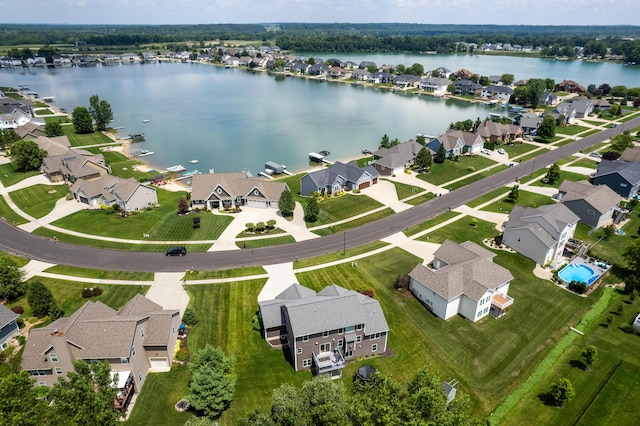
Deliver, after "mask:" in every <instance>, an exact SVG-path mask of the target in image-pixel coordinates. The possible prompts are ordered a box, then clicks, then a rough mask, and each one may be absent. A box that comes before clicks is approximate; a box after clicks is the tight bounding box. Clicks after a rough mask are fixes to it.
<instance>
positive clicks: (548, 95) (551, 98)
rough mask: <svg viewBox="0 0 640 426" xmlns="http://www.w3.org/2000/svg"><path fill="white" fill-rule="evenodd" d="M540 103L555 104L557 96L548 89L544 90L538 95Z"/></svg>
mask: <svg viewBox="0 0 640 426" xmlns="http://www.w3.org/2000/svg"><path fill="white" fill-rule="evenodd" d="M540 103H541V104H542V105H545V106H552V105H555V104H556V103H558V96H557V95H556V94H555V93H554V92H552V91H550V90H545V91H544V92H543V93H542V96H540Z"/></svg>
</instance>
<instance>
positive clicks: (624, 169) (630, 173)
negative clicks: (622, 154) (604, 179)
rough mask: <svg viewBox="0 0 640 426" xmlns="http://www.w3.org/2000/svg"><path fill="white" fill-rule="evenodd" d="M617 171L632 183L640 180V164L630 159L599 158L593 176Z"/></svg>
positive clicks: (597, 176)
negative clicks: (611, 159) (596, 169)
mask: <svg viewBox="0 0 640 426" xmlns="http://www.w3.org/2000/svg"><path fill="white" fill-rule="evenodd" d="M614 173H617V174H619V175H620V176H622V177H623V178H624V179H625V180H627V181H628V182H630V183H631V184H632V185H635V184H636V183H638V182H640V164H639V163H634V162H630V161H622V160H617V161H610V160H601V161H600V164H599V165H598V171H597V172H596V175H595V177H596V178H599V177H600V176H604V175H609V174H614Z"/></svg>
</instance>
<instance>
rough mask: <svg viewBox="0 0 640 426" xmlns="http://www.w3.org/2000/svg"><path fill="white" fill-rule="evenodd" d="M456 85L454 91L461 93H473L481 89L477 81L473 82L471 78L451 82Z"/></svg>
mask: <svg viewBox="0 0 640 426" xmlns="http://www.w3.org/2000/svg"><path fill="white" fill-rule="evenodd" d="M453 84H454V85H455V86H456V93H458V94H462V95H475V94H476V93H478V94H479V93H480V90H481V89H482V85H480V84H478V83H474V82H473V81H471V80H467V79H464V80H459V81H456V82H455V83H453Z"/></svg>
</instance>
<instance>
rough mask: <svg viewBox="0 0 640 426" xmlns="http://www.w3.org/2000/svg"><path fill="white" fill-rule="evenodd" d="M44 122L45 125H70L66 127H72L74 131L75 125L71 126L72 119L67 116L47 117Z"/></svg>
mask: <svg viewBox="0 0 640 426" xmlns="http://www.w3.org/2000/svg"><path fill="white" fill-rule="evenodd" d="M44 122H45V123H60V124H65V123H69V125H68V126H66V127H70V128H71V129H72V130H73V125H71V119H70V118H69V117H67V116H63V115H56V116H54V117H45V118H44ZM63 128H64V127H63Z"/></svg>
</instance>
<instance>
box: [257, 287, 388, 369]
mask: <svg viewBox="0 0 640 426" xmlns="http://www.w3.org/2000/svg"><path fill="white" fill-rule="evenodd" d="M258 305H259V306H260V318H261V320H262V326H263V333H264V338H265V339H266V340H267V341H268V342H269V343H270V344H271V345H272V346H283V347H285V348H286V349H285V350H288V351H289V352H290V354H291V359H292V362H293V368H294V369H295V370H296V371H300V370H306V369H311V370H312V371H313V372H314V374H328V375H329V376H331V377H332V378H339V377H342V369H343V367H344V364H345V362H348V361H350V360H353V359H355V358H358V357H362V356H371V355H376V354H382V353H384V352H385V351H386V350H387V335H388V334H389V325H388V324H387V320H386V318H385V316H384V313H383V312H382V308H381V307H380V303H379V302H378V301H377V300H375V299H373V298H371V297H369V296H366V295H363V294H360V293H357V292H355V291H353V290H347V289H345V288H343V287H340V286H338V285H335V284H333V285H331V286H328V287H325V288H323V289H322V290H321V291H319V292H318V293H316V292H315V291H313V290H311V289H309V288H306V287H303V286H301V285H300V284H292V285H291V286H289V287H288V288H287V289H285V290H284V291H283V292H282V293H280V294H279V295H277V296H276V297H275V299H273V300H263V301H260V302H259V303H258Z"/></svg>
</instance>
